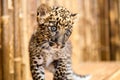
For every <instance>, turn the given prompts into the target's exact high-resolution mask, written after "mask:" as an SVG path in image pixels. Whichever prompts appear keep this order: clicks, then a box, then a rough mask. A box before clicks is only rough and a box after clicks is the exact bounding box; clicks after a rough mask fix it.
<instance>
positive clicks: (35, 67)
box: [30, 54, 45, 80]
mask: <svg viewBox="0 0 120 80" xmlns="http://www.w3.org/2000/svg"><path fill="white" fill-rule="evenodd" d="M43 61H44V60H43V57H42V56H40V55H39V54H36V55H31V56H30V69H31V73H32V77H33V80H45V72H44V64H43Z"/></svg>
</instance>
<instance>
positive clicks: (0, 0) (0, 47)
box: [0, 0, 3, 80]
mask: <svg viewBox="0 0 120 80" xmlns="http://www.w3.org/2000/svg"><path fill="white" fill-rule="evenodd" d="M1 18H2V0H0V64H1V65H0V76H1V77H0V80H3V78H2V77H3V69H2V64H3V63H2V55H3V53H2V20H1Z"/></svg>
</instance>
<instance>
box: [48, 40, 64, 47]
mask: <svg viewBox="0 0 120 80" xmlns="http://www.w3.org/2000/svg"><path fill="white" fill-rule="evenodd" d="M49 45H50V46H51V47H53V48H59V49H61V48H63V47H64V46H65V44H62V43H57V42H53V41H50V42H49Z"/></svg>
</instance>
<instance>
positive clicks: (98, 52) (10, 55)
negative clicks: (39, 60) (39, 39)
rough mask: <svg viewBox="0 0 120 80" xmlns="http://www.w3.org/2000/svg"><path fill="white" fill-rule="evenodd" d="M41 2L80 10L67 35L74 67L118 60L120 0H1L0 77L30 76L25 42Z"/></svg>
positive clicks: (1, 79) (20, 78)
mask: <svg viewBox="0 0 120 80" xmlns="http://www.w3.org/2000/svg"><path fill="white" fill-rule="evenodd" d="M41 3H46V4H48V5H50V6H53V5H55V6H56V5H60V6H64V7H66V8H68V9H69V10H70V11H71V12H73V13H79V17H80V18H79V20H78V23H76V24H75V26H74V29H73V34H72V36H71V37H70V40H71V42H72V44H73V55H72V61H73V64H74V65H75V67H76V66H77V65H78V64H80V63H84V62H91V63H96V62H98V63H100V62H111V61H112V62H113V61H114V62H119V61H120V0H0V80H31V75H30V71H29V53H28V42H29V39H30V37H31V34H32V32H33V31H34V30H35V29H36V26H37V25H36V9H37V7H38V6H39V5H40V4H41ZM87 66H89V65H87ZM93 66H94V65H93ZM109 66H110V65H109ZM77 67H78V66H77ZM119 68H120V67H119ZM119 76H120V75H119ZM48 80H50V79H48ZM94 80H95V79H94ZM96 80H98V79H96ZM101 80H103V79H101ZM104 80H105V79H104ZM106 80H107V79H106Z"/></svg>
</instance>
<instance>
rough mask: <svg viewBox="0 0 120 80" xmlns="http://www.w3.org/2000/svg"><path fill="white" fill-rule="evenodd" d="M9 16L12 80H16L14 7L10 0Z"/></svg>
mask: <svg viewBox="0 0 120 80" xmlns="http://www.w3.org/2000/svg"><path fill="white" fill-rule="evenodd" d="M8 15H9V27H8V28H9V31H8V32H9V34H8V35H9V44H8V45H9V47H10V52H9V57H10V59H9V65H10V71H9V72H10V80H14V6H13V1H12V0H8Z"/></svg>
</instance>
